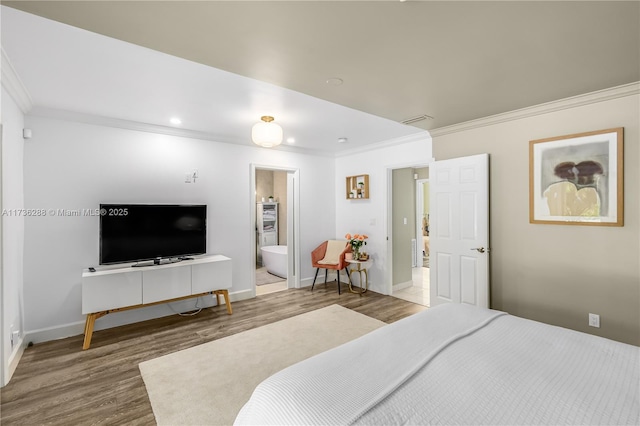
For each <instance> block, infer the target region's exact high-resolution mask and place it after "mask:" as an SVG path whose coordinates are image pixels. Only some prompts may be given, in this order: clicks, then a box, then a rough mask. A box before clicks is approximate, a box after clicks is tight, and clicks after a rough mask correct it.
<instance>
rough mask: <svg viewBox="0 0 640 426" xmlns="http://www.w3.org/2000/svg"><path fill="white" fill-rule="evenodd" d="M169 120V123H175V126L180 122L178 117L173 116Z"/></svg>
mask: <svg viewBox="0 0 640 426" xmlns="http://www.w3.org/2000/svg"><path fill="white" fill-rule="evenodd" d="M169 121H170V122H171V124H175V125H176V126H177V125H179V124H182V120H180V119H179V118H178V117H173V118H172V119H171V120H169Z"/></svg>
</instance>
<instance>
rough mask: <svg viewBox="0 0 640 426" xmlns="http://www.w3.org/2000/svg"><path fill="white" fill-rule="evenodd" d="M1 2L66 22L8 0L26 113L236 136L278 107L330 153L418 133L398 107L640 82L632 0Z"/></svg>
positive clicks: (637, 10) (448, 112)
mask: <svg viewBox="0 0 640 426" xmlns="http://www.w3.org/2000/svg"><path fill="white" fill-rule="evenodd" d="M3 4H4V5H7V4H8V5H11V7H15V8H19V9H23V10H28V11H30V12H32V13H36V14H39V15H42V16H46V17H49V18H51V19H55V20H57V21H60V22H66V23H68V24H70V25H73V26H74V27H70V26H67V25H61V24H59V23H57V22H53V21H48V20H45V19H42V18H39V17H37V16H34V15H29V14H24V13H22V12H18V11H17V10H15V9H11V8H7V7H2V27H1V30H2V46H3V48H4V50H5V52H6V54H7V56H8V57H9V59H10V60H11V62H12V64H13V65H14V67H15V69H16V71H17V74H18V75H19V76H20V77H21V78H22V80H23V82H24V84H25V86H26V87H27V89H28V90H29V92H30V94H31V95H32V97H33V103H34V105H35V106H36V108H35V110H34V111H35V112H37V111H38V110H40V111H43V109H44V108H47V109H62V110H68V111H76V112H83V113H85V114H91V115H97V116H105V117H112V118H118V119H122V120H128V121H133V122H141V123H148V124H153V125H158V126H170V125H169V124H168V119H169V118H170V117H171V116H179V117H180V118H182V120H183V124H182V125H181V128H182V129H184V130H185V131H191V132H193V134H194V135H201V136H203V137H205V138H209V139H213V140H218V141H222V142H230V143H241V144H250V143H251V142H250V127H251V125H252V124H253V123H255V122H256V121H258V119H259V117H260V116H261V115H273V116H274V117H275V118H276V121H277V122H279V123H280V124H281V125H282V126H283V128H284V130H285V137H295V138H296V143H295V145H294V146H295V148H290V149H302V150H308V151H309V152H315V153H318V152H323V153H325V154H327V155H336V154H339V153H340V152H344V151H345V150H352V149H354V148H359V149H361V148H364V147H366V146H367V145H370V144H375V143H378V142H381V141H385V140H388V139H393V138H400V137H404V136H408V135H412V134H416V133H417V132H420V131H421V129H420V128H416V127H410V126H405V125H402V124H400V123H399V121H402V120H405V119H407V118H411V117H414V116H418V115H422V114H427V115H430V116H433V117H434V119H432V120H425V121H421V122H418V123H416V124H415V125H416V126H420V127H421V128H422V129H434V128H441V127H444V126H448V125H452V124H455V123H460V122H464V121H468V120H472V119H477V118H480V117H485V116H489V115H493V114H498V113H502V112H507V111H511V110H515V109H519V108H524V107H527V106H531V105H536V104H540V103H544V102H549V101H553V100H557V99H561V98H565V97H569V96H573V95H578V94H582V93H587V92H591V91H595V90H600V89H604V88H609V87H613V86H617V85H622V84H627V83H631V82H635V81H638V80H640V7H639V5H640V2H637V1H633V2H609V1H604V2H597V1H570V2H536V1H534V2H524V1H514V2H503V1H498V2H483V1H475V2H457V1H442V2H434V1H427V2H419V1H407V2H402V3H401V2H397V1H393V2H392V1H374V2H368V1H356V2H343V1H333V2H329V1H302V2H291V1H284V2H272V1H258V2H244V1H241V2H238V1H234V2H231V1H228V2H220V1H195V2H179V1H163V2H156V1H142V2H118V1H108V2H93V1H69V2H67V1H53V2H47V1H45V2H30V1H20V2H6V1H3ZM77 27H82V28H86V29H88V30H91V31H94V32H95V33H91V32H88V31H83V30H80V29H79V28H77ZM97 33H100V34H106V35H108V36H110V37H113V38H109V37H104V36H101V35H98V34H97ZM119 40H126V41H128V42H130V43H132V44H130V43H125V42H122V41H119ZM140 46H145V47H147V48H148V49H146V48H142V47H140ZM151 49H153V50H151ZM160 52H165V54H163V53H160ZM170 55H173V56H170ZM178 57H181V58H186V59H187V60H184V59H178ZM203 64H204V65H203ZM214 67H215V68H214ZM222 70H226V71H222ZM331 77H339V78H341V79H342V80H344V84H342V85H340V86H333V85H329V84H327V83H326V81H327V79H328V78H331ZM327 101H329V102H327ZM340 137H347V138H349V142H348V143H347V144H338V143H337V139H338V138H340ZM285 149H286V148H285Z"/></svg>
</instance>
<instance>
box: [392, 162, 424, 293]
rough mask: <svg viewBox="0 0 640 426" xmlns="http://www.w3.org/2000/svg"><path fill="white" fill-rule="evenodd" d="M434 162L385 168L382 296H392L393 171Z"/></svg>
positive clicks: (419, 166) (395, 165) (421, 166)
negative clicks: (385, 256)
mask: <svg viewBox="0 0 640 426" xmlns="http://www.w3.org/2000/svg"><path fill="white" fill-rule="evenodd" d="M433 161H435V158H431V159H430V160H429V161H428V162H426V163H407V164H394V165H389V166H386V170H387V203H386V204H387V208H386V209H385V217H384V223H385V227H386V229H385V234H386V238H387V247H386V250H387V258H386V264H385V268H384V271H385V274H384V282H385V286H384V287H385V289H384V294H386V295H391V294H393V289H394V285H393V171H394V170H398V169H406V168H414V169H420V168H423V167H429V164H431V163H432V162H433Z"/></svg>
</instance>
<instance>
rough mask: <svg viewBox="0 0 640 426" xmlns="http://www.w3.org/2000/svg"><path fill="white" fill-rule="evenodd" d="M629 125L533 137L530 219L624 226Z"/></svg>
mask: <svg viewBox="0 0 640 426" xmlns="http://www.w3.org/2000/svg"><path fill="white" fill-rule="evenodd" d="M623 183H624V128H623V127H618V128H612V129H606V130H598V131H593V132H586V133H576V134H572V135H566V136H558V137H552V138H546V139H537V140H532V141H529V222H530V223H534V224H549V225H583V226H624V193H623Z"/></svg>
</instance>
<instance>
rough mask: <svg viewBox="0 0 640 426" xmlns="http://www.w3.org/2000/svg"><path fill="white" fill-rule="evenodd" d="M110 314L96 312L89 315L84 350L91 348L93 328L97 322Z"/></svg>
mask: <svg viewBox="0 0 640 426" xmlns="http://www.w3.org/2000/svg"><path fill="white" fill-rule="evenodd" d="M108 313H109V312H94V313H92V314H88V315H87V321H86V322H85V323H84V342H83V343H82V350H87V349H89V346H91V337H92V336H93V326H94V325H95V323H96V320H97V319H98V318H100V317H103V316H105V315H107V314H108Z"/></svg>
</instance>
